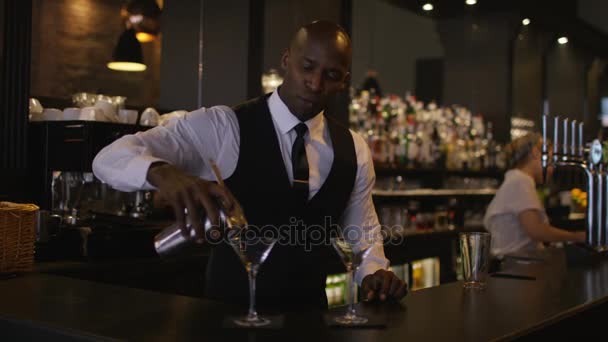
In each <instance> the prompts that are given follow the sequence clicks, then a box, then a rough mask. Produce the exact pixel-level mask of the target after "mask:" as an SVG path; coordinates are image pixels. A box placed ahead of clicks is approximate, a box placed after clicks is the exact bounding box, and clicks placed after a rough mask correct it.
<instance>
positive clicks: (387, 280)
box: [361, 270, 407, 301]
mask: <svg viewBox="0 0 608 342" xmlns="http://www.w3.org/2000/svg"><path fill="white" fill-rule="evenodd" d="M361 288H362V290H363V296H364V297H363V298H365V299H367V300H374V299H380V300H381V301H385V300H386V299H388V298H391V299H395V300H400V299H401V298H403V297H405V295H406V294H407V284H406V283H405V282H403V281H401V279H399V277H397V276H396V275H395V273H393V272H390V271H386V270H378V271H376V273H374V274H368V275H367V276H365V278H363V281H362V282H361Z"/></svg>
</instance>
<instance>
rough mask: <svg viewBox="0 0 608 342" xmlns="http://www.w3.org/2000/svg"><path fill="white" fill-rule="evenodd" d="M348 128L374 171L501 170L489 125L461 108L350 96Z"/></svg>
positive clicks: (500, 156)
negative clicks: (360, 142)
mask: <svg viewBox="0 0 608 342" xmlns="http://www.w3.org/2000/svg"><path fill="white" fill-rule="evenodd" d="M349 121H350V125H351V128H352V129H353V130H354V131H356V132H358V133H359V134H361V135H362V136H363V137H364V138H365V139H366V141H367V143H368V145H369V147H370V150H371V153H372V159H373V160H374V163H375V164H376V165H383V166H384V167H386V166H387V165H388V166H389V167H392V168H405V169H421V168H422V169H436V170H457V171H459V170H470V171H483V170H496V169H504V166H505V156H504V152H503V147H502V145H500V144H498V143H496V141H495V140H494V138H493V134H492V123H491V122H485V121H484V119H483V117H482V116H481V115H473V114H472V113H471V112H470V111H469V110H468V109H467V108H465V107H462V106H457V105H453V106H449V107H439V106H437V105H436V104H435V103H433V102H431V103H429V104H428V105H426V106H425V105H424V104H423V103H422V102H420V101H417V100H416V98H415V97H414V96H411V95H407V96H406V97H405V98H401V97H398V96H395V95H391V96H387V97H379V96H375V95H374V93H373V91H372V92H371V93H370V92H367V91H362V92H361V93H360V94H359V95H355V94H353V96H351V102H350V106H349Z"/></svg>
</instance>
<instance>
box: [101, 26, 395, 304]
mask: <svg viewBox="0 0 608 342" xmlns="http://www.w3.org/2000/svg"><path fill="white" fill-rule="evenodd" d="M351 55H352V48H351V41H350V38H349V36H348V34H347V33H346V32H345V31H344V30H343V29H342V28H341V27H339V26H338V25H336V24H333V23H330V22H326V21H316V22H313V23H311V24H308V25H306V26H303V27H302V28H300V29H299V30H298V31H297V33H296V34H295V36H294V37H293V39H292V41H291V43H290V45H289V47H288V48H287V50H286V51H285V52H284V54H283V56H282V57H281V66H282V68H283V70H284V82H283V85H282V86H281V87H280V88H279V89H278V90H276V91H275V92H273V93H271V94H267V95H265V96H262V97H260V98H256V99H253V100H250V101H248V102H246V103H243V104H241V105H238V106H236V107H233V108H230V107H226V106H216V107H211V108H201V109H198V110H195V111H193V112H191V113H189V114H188V115H186V116H185V117H183V118H181V119H177V120H173V121H171V122H169V123H168V124H167V125H165V126H159V127H155V128H154V129H151V130H148V131H146V132H140V133H137V134H135V135H128V136H124V137H123V138H121V139H119V140H117V141H115V142H114V143H113V144H111V145H109V146H107V147H106V148H104V149H103V150H102V151H101V152H100V153H99V154H98V155H97V157H96V158H95V160H94V162H93V171H94V172H95V175H96V176H97V177H98V178H99V179H101V180H102V181H104V182H106V183H108V184H110V185H111V186H112V187H114V188H116V189H118V190H122V191H135V190H141V189H157V190H158V195H159V196H161V198H163V199H164V200H165V201H166V202H168V203H169V204H170V205H171V207H172V208H173V210H174V213H175V217H176V220H177V222H178V223H179V224H181V225H184V221H185V217H184V209H185V208H187V209H188V213H189V214H190V215H191V216H192V217H191V219H192V221H193V222H194V225H193V229H195V231H196V234H197V235H198V236H199V237H203V236H204V233H203V228H202V224H201V220H200V215H199V214H198V209H200V208H201V207H203V208H204V209H205V211H206V212H207V213H208V214H209V216H210V219H211V222H212V223H214V224H217V222H218V209H217V203H221V205H222V206H223V207H226V208H229V207H231V206H232V204H233V203H234V202H233V199H232V198H233V197H232V196H234V198H236V200H237V201H238V202H239V203H240V204H241V205H242V207H243V209H244V211H245V215H246V217H247V218H248V221H249V224H251V225H253V226H256V227H265V226H273V227H282V226H286V225H292V224H293V223H294V222H301V223H303V224H304V226H305V227H309V226H310V227H311V226H315V227H324V229H325V230H327V229H329V227H327V225H328V223H329V224H334V225H335V224H339V225H341V226H343V227H347V226H356V227H359V229H361V230H362V231H370V230H371V231H372V232H374V231H375V232H376V233H379V230H380V225H379V223H378V218H377V215H376V212H375V209H374V205H373V202H372V195H371V193H372V188H373V186H374V181H375V174H374V167H373V164H372V159H371V156H370V151H369V148H368V147H367V145H366V143H365V141H364V140H363V138H362V137H361V136H359V135H357V134H356V133H354V132H352V131H349V130H348V129H347V128H345V127H343V126H342V125H340V124H339V123H338V122H337V121H335V120H334V119H332V118H331V117H328V116H326V115H324V111H325V109H326V107H327V104H328V103H329V102H330V100H331V99H332V98H333V96H334V95H335V94H336V93H338V92H340V91H342V90H343V89H344V88H345V87H346V84H347V80H348V78H349V76H350V75H349V68H350V64H351ZM209 160H213V161H215V163H216V164H217V165H218V167H219V170H220V173H221V174H222V176H223V177H224V178H225V184H226V186H227V188H229V189H230V191H231V193H229V192H228V190H227V189H225V188H223V187H220V186H219V185H217V184H215V183H212V182H211V180H214V174H213V171H212V168H211V166H210V165H209ZM308 247H310V248H304V244H296V245H294V244H280V243H277V244H276V245H275V247H274V249H273V250H272V252H271V253H270V255H269V256H268V259H267V260H266V262H265V264H264V265H263V266H262V268H261V269H260V273H259V275H258V283H257V301H258V303H259V305H260V306H266V307H271V308H276V309H280V310H302V309H318V308H326V307H327V298H326V297H325V277H326V273H325V265H326V264H327V263H329V262H334V260H332V258H337V255H335V253H334V252H333V250H332V247H331V245H329V244H312V245H310V244H308ZM387 267H388V260H387V259H386V258H385V256H384V248H383V245H382V241H376V242H375V243H374V245H373V246H372V247H371V252H370V253H369V254H368V256H367V258H365V259H364V261H363V263H362V264H361V266H360V267H359V269H358V273H357V274H356V279H357V282H358V283H359V284H360V285H361V287H362V291H363V296H364V298H367V299H368V300H376V299H377V300H380V301H385V300H388V299H397V300H398V299H401V298H402V297H404V296H405V294H406V292H407V286H406V284H405V283H404V282H402V281H401V280H400V279H399V278H398V277H396V276H395V275H394V274H393V273H392V272H389V271H387V270H386V268H387ZM205 290H206V291H205V292H206V296H207V297H208V298H211V299H216V300H221V301H225V302H231V303H239V304H246V303H247V299H248V291H247V276H246V273H245V271H244V269H243V267H242V265H241V263H240V261H239V259H238V257H237V256H236V254H235V253H234V252H233V251H232V250H231V249H230V247H229V246H228V245H227V244H219V245H216V246H214V247H213V248H212V250H211V256H210V258H209V262H208V265H207V274H206V288H205Z"/></svg>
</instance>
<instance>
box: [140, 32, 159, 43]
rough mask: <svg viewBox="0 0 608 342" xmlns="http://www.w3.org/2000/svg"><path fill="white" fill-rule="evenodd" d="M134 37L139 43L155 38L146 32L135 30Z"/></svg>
mask: <svg viewBox="0 0 608 342" xmlns="http://www.w3.org/2000/svg"><path fill="white" fill-rule="evenodd" d="M135 38H137V40H139V42H140V43H149V42H151V41H153V40H154V39H156V36H155V35H153V34H150V33H147V32H137V33H136V34H135Z"/></svg>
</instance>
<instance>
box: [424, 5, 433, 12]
mask: <svg viewBox="0 0 608 342" xmlns="http://www.w3.org/2000/svg"><path fill="white" fill-rule="evenodd" d="M433 8H434V7H433V4H431V3H426V4H424V5H423V6H422V9H423V10H425V11H427V12H428V11H432V10H433Z"/></svg>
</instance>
